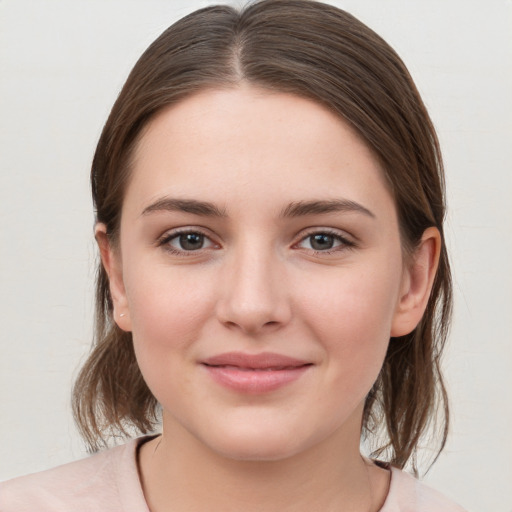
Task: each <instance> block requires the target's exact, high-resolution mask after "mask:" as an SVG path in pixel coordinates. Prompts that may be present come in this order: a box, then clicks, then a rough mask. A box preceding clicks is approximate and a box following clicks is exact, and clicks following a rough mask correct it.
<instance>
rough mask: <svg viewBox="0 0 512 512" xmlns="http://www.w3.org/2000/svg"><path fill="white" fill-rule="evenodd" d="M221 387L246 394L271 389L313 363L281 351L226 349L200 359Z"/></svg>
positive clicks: (279, 385)
mask: <svg viewBox="0 0 512 512" xmlns="http://www.w3.org/2000/svg"><path fill="white" fill-rule="evenodd" d="M202 365H203V367H204V368H205V369H206V370H207V372H208V373H209V375H210V376H211V377H212V379H213V380H214V381H215V382H216V383H217V384H220V385H222V386H223V387H227V388H229V389H231V390H233V391H237V392H239V393H247V394H261V393H268V392H271V391H275V390H277V389H279V388H281V387H283V386H286V385H287V384H291V383H292V382H294V381H296V380H297V379H299V378H300V377H301V376H302V375H304V373H305V372H306V371H307V370H308V369H310V368H311V367H312V366H313V364H312V363H310V362H307V361H303V360H299V359H295V358H291V357H288V356H284V355H281V354H274V353H268V352H265V353H261V354H244V353H240V352H229V353H225V354H220V355H217V356H213V357H211V358H208V359H206V360H205V361H203V362H202Z"/></svg>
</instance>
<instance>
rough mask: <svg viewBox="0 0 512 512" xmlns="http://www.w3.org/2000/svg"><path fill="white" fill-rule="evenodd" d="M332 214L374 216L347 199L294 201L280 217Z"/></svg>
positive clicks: (366, 209)
mask: <svg viewBox="0 0 512 512" xmlns="http://www.w3.org/2000/svg"><path fill="white" fill-rule="evenodd" d="M332 212H348V213H352V212H354V213H362V214H364V215H367V216H368V217H372V218H373V219H374V218H375V214H374V213H373V212H371V211H370V210H368V208H365V207H364V206H363V205H361V204H359V203H356V202H355V201H350V200H349V199H330V200H316V201H315V200H313V201H295V202H293V203H290V204H289V205H288V206H287V207H286V208H284V209H283V211H282V212H281V214H280V217H283V218H288V217H301V216H303V215H318V214H322V213H332Z"/></svg>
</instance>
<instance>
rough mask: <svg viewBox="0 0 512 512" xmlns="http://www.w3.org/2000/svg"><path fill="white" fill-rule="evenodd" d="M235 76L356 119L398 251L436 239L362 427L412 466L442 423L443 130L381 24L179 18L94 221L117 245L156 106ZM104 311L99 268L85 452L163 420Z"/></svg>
mask: <svg viewBox="0 0 512 512" xmlns="http://www.w3.org/2000/svg"><path fill="white" fill-rule="evenodd" d="M241 83H248V84H251V85H254V86H257V87H261V88H265V89H267V90H270V91H277V92H285V93H292V94H296V95H299V96H301V97H304V98H308V99H311V100H313V101H315V102H317V103H319V104H321V105H323V106H324V107H327V108H328V109H329V110H330V111H332V112H334V113H335V114H336V115H338V116H340V117H341V118H343V119H344V120H345V121H346V122H348V123H349V124H350V125H352V127H353V128H355V130H356V131H357V132H358V133H359V135H360V136H361V138H362V139H363V140H364V141H365V143H366V144H367V146H368V147H369V148H370V149H371V150H372V152H373V154H374V155H375V157H376V158H377V159H378V161H379V163H380V165H381V168H382V170H383V173H384V175H385V177H386V179H387V183H388V186H389V189H390V191H391V193H392V195H393V198H394V201H395V205H396V209H397V214H398V220H399V226H400V232H401V238H402V246H403V249H404V253H405V254H407V253H410V252H412V251H413V250H414V248H415V247H416V246H417V244H418V243H419V241H420V239H421V237H422V234H423V232H424V231H425V229H427V228H428V227H431V226H435V227H436V228H437V229H438V230H439V232H440V234H441V239H442V248H441V254H440V261H439V267H438V270H437V274H436V277H435V280H434V283H433V288H432V291H431V295H430V299H429V301H428V305H427V308H426V311H425V313H424V316H423V318H422V320H421V321H420V323H419V325H418V326H417V327H416V328H415V329H414V331H413V332H411V333H410V334H408V335H406V336H401V337H397V338H391V339H390V342H389V347H388V350H387V354H386V357H385V361H384V364H383V367H382V370H381V372H380V374H379V376H378V378H377V381H376V382H375V384H374V386H373V388H372V390H371V391H370V393H369V394H368V396H367V398H366V402H365V408H364V414H363V424H362V427H363V428H362V435H363V437H364V438H366V439H367V440H369V441H370V442H371V445H372V447H373V450H374V451H373V454H372V455H373V456H376V457H384V458H385V459H386V460H387V461H389V462H390V463H391V464H393V465H395V466H397V467H399V468H403V467H404V466H405V464H406V463H408V462H409V463H410V464H412V468H413V471H414V472H416V471H417V466H416V462H417V450H418V446H419V443H420V441H421V440H422V439H426V438H427V436H431V437H432V436H433V439H435V441H436V443H437V444H436V445H434V446H435V448H434V450H433V457H432V458H434V459H435V458H437V456H438V454H439V453H440V451H441V450H442V448H443V447H444V444H445V442H446V437H447V432H448V402H447V394H446V390H445V386H444V384H443V379H442V375H441V371H440V357H441V354H442V351H443V346H444V344H445V340H446V336H447V330H448V326H449V321H450V314H451V305H452V291H451V290H452V288H451V276H450V267H449V262H448V257H447V252H446V248H445V243H444V235H443V220H444V216H445V191H444V175H443V166H442V159H441V153H440V148H439V143H438V139H437V136H436V133H435V130H434V127H433V124H432V122H431V120H430V118H429V115H428V113H427V110H426V108H425V106H424V104H423V102H422V100H421V97H420V95H419V93H418V91H417V89H416V87H415V85H414V83H413V81H412V78H411V77H410V75H409V73H408V71H407V69H406V67H405V65H404V64H403V62H402V61H401V59H400V58H399V57H398V55H397V54H396V53H395V51H394V50H393V49H392V48H391V47H390V46H389V45H388V44H387V43H386V42H385V41H384V40H383V39H382V38H381V37H380V36H378V35H377V34H376V33H375V32H373V31H372V30H371V29H369V28H368V27H367V26H365V25H364V24H363V23H361V22H360V21H358V20H357V19H356V18H354V17H353V16H352V15H350V14H348V13H346V12H344V11H342V10H340V9H338V8H335V7H332V6H329V5H326V4H323V3H319V2H316V1H310V0H262V1H257V2H255V3H250V4H249V5H247V6H246V7H244V8H242V9H240V10H237V9H235V8H232V7H229V6H211V7H207V8H204V9H200V10H197V11H195V12H193V13H192V14H189V15H188V16H186V17H184V18H182V19H181V20H179V21H178V22H176V23H175V24H173V25H172V26H171V27H169V28H168V29H167V30H166V31H164V32H163V34H162V35H161V36H160V37H158V39H156V40H155V41H154V42H153V43H152V44H151V45H150V46H149V48H148V49H147V50H146V51H145V52H144V53H143V55H142V56H141V57H140V59H139V60H138V62H137V63H136V64H135V66H134V68H133V70H132V71H131V73H130V75H129V77H128V79H127V81H126V83H125V85H124V87H123V88H122V90H121V92H120V94H119V96H118V98H117V101H116V102H115V104H114V106H113V108H112V111H111V113H110V115H109V117H108V120H107V122H106V124H105V126H104V128H103V131H102V134H101V136H100V139H99V142H98V145H97V149H96V152H95V155H94V159H93V163H92V171H91V184H92V195H93V201H94V206H95V213H96V221H97V222H99V223H104V224H105V225H106V229H107V234H108V236H109V240H110V243H111V244H114V245H115V244H116V243H117V240H118V234H119V225H120V217H121V211H122V206H123V198H124V194H125V191H126V187H127V183H128V180H129V177H130V173H131V167H130V164H131V157H132V154H133V151H134V148H135V147H136V146H137V142H138V140H139V139H140V138H141V136H142V134H143V131H144V128H145V127H146V126H147V124H148V122H149V121H150V120H151V119H152V118H153V117H154V116H155V114H156V113H157V112H159V111H161V110H162V109H163V108H164V107H167V106H169V105H173V104H176V103H177V102H180V101H182V100H183V99H184V98H186V97H189V96H191V95H193V94H194V93H196V92H199V91H204V90H207V89H219V88H230V87H237V86H238V85H239V84H241ZM112 312H113V304H112V298H111V296H110V291H109V282H108V276H107V274H106V272H105V269H104V268H103V267H102V265H101V263H99V264H98V270H97V283H96V324H95V340H94V346H93V349H92V352H91V353H90V355H89V357H88V359H87V361H86V362H85V364H84V365H83V367H82V369H81V371H80V374H79V376H78V378H77V380H76V383H75V387H74V390H73V412H74V416H75V420H76V422H77V424H78V427H79V429H80V432H81V434H82V436H83V437H84V439H85V441H86V442H87V444H88V446H89V449H90V450H91V451H96V450H98V449H99V448H100V447H103V446H106V445H107V440H108V439H109V438H110V437H111V436H127V435H128V434H129V432H130V431H132V432H133V431H135V432H137V433H148V432H151V431H153V430H154V429H155V427H156V425H158V422H159V405H158V403H157V401H156V399H155V398H154V396H153V395H152V393H151V391H150V390H149V389H148V387H147V385H146V383H145V382H144V379H143V377H142V375H141V372H140V370H139V367H138V365H137V362H136V359H135V354H134V350H133V344H132V335H131V333H129V332H124V331H122V330H121V329H120V328H119V327H117V325H116V324H115V322H114V321H113V318H112ZM428 439H429V442H431V440H430V437H428ZM429 446H430V447H432V444H430V445H429Z"/></svg>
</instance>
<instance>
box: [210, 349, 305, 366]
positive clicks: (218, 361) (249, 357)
mask: <svg viewBox="0 0 512 512" xmlns="http://www.w3.org/2000/svg"><path fill="white" fill-rule="evenodd" d="M202 363H203V364H205V365H208V366H236V367H239V368H249V369H250V368H254V369H263V368H267V369H268V368H276V369H280V368H296V367H300V366H305V365H309V364H312V363H311V362H309V361H304V360H302V359H297V358H295V357H289V356H285V355H282V354H275V353H273V352H261V353H259V354H246V353H243V352H226V353H224V354H218V355H215V356H212V357H209V358H208V359H205V360H203V361H202Z"/></svg>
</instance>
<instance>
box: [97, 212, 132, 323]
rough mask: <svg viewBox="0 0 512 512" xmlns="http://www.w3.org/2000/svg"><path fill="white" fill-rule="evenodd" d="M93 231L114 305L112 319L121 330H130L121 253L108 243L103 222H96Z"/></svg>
mask: <svg viewBox="0 0 512 512" xmlns="http://www.w3.org/2000/svg"><path fill="white" fill-rule="evenodd" d="M94 233H95V237H96V242H97V243H98V247H99V250H100V255H101V262H102V264H103V268H104V269H105V271H106V272H107V275H108V280H109V287H110V296H111V297H112V303H113V305H114V311H113V312H112V315H113V317H114V321H115V322H116V324H117V325H118V327H119V328H120V329H122V330H123V331H131V330H132V328H131V327H132V326H131V320H130V312H129V310H128V300H127V297H126V291H125V287H124V281H123V265H122V262H121V253H120V251H119V249H118V248H116V247H113V246H112V244H111V243H110V240H109V238H108V235H107V227H106V226H105V224H103V223H101V222H98V223H97V224H96V227H95V229H94Z"/></svg>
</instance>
